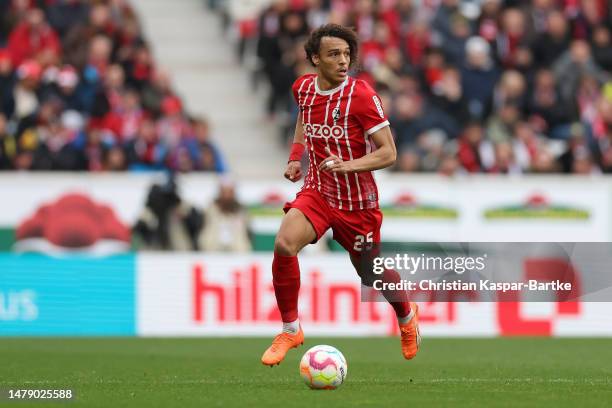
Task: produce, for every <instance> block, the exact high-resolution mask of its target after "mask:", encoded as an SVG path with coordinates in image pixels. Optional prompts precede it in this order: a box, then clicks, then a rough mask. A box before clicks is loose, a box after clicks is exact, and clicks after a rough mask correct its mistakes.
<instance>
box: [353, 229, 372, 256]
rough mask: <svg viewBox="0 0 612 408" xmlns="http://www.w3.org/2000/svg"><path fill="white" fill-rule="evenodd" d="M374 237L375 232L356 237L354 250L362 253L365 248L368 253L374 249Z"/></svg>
mask: <svg viewBox="0 0 612 408" xmlns="http://www.w3.org/2000/svg"><path fill="white" fill-rule="evenodd" d="M373 235H374V233H373V232H368V233H367V234H366V235H365V236H364V235H355V245H353V250H354V251H358V252H361V251H363V250H364V246H365V249H366V250H367V251H369V250H370V249H372V245H373V244H374V238H373Z"/></svg>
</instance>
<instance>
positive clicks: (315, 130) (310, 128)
mask: <svg viewBox="0 0 612 408" xmlns="http://www.w3.org/2000/svg"><path fill="white" fill-rule="evenodd" d="M304 136H307V137H312V138H322V139H328V138H330V137H333V138H336V139H340V138H341V137H344V129H343V128H342V127H340V126H337V125H334V126H328V125H321V124H319V123H304Z"/></svg>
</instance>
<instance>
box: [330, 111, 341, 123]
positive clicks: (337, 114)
mask: <svg viewBox="0 0 612 408" xmlns="http://www.w3.org/2000/svg"><path fill="white" fill-rule="evenodd" d="M332 118H333V119H334V125H335V124H336V122H337V121H339V120H340V108H339V107H335V108H334V110H333V111H332Z"/></svg>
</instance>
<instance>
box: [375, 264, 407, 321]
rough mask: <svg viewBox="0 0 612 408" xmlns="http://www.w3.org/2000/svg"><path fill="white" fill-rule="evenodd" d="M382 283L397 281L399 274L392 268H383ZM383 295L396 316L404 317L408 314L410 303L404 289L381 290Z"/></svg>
mask: <svg viewBox="0 0 612 408" xmlns="http://www.w3.org/2000/svg"><path fill="white" fill-rule="evenodd" d="M382 280H383V282H384V283H389V282H393V283H399V281H400V280H401V279H400V275H399V273H397V271H394V270H393V269H385V272H384V273H383V278H382ZM382 294H383V296H384V297H385V299H387V301H388V302H389V304H390V305H391V306H392V307H393V310H395V314H396V315H397V317H406V316H408V315H409V314H410V303H409V302H408V294H407V293H406V291H404V290H383V291H382Z"/></svg>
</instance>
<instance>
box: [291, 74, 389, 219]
mask: <svg viewBox="0 0 612 408" xmlns="http://www.w3.org/2000/svg"><path fill="white" fill-rule="evenodd" d="M293 96H294V98H295V100H296V102H297V103H298V105H299V108H300V112H299V114H300V115H301V116H302V123H303V126H304V138H305V140H306V147H307V150H308V160H309V168H308V173H307V174H306V178H305V179H304V185H303V186H302V190H306V189H316V190H318V191H319V192H320V193H321V194H322V195H323V198H325V200H326V201H327V202H328V203H329V205H330V206H332V207H334V208H338V209H340V210H349V211H355V210H364V209H371V208H378V189H377V188H376V182H375V181H374V176H373V174H372V172H369V171H368V172H362V173H351V174H338V173H330V172H326V171H319V169H318V166H319V164H320V163H321V161H322V160H324V159H325V158H326V157H327V154H326V153H325V148H326V147H329V150H330V151H331V152H332V154H335V155H337V156H338V157H341V158H342V160H344V161H347V160H353V159H358V158H360V157H362V156H364V155H366V154H367V153H369V152H370V151H371V148H372V144H371V140H370V135H371V134H372V133H374V132H376V131H377V130H379V129H382V128H384V127H385V126H389V120H388V119H387V116H386V115H385V112H384V111H383V107H382V104H381V102H380V98H379V97H378V96H377V95H376V92H374V90H373V89H372V88H371V87H370V86H369V85H368V84H367V83H366V82H364V81H362V80H358V79H354V78H351V77H347V79H346V80H345V81H344V82H343V83H342V84H341V85H340V86H338V87H337V88H335V89H330V90H327V91H322V90H320V89H319V86H318V84H317V76H316V75H314V74H307V75H303V76H302V77H300V78H298V79H297V80H296V81H295V82H294V84H293Z"/></svg>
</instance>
